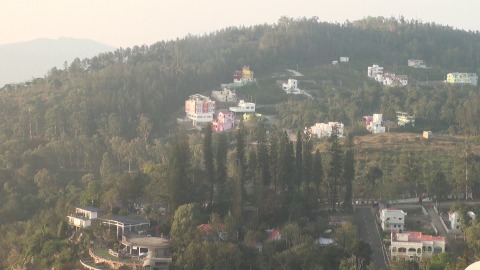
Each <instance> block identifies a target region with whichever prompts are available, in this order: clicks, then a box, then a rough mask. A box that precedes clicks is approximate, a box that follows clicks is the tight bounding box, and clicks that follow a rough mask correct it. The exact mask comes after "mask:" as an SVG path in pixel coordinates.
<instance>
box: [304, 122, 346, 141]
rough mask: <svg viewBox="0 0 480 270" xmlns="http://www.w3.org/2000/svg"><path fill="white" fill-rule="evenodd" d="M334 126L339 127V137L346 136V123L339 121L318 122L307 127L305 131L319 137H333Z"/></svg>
mask: <svg viewBox="0 0 480 270" xmlns="http://www.w3.org/2000/svg"><path fill="white" fill-rule="evenodd" d="M334 127H336V128H337V135H338V137H343V136H344V125H343V123H339V122H328V123H316V124H315V125H313V126H311V127H309V128H308V129H307V128H305V129H306V131H305V132H308V133H310V134H311V135H315V136H317V138H324V137H331V136H332V131H333V129H334Z"/></svg>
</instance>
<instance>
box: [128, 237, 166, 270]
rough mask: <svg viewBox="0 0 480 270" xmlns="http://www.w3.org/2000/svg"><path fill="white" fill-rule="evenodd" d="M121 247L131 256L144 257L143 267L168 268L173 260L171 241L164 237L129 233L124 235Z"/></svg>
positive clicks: (161, 269) (163, 269) (160, 269)
mask: <svg viewBox="0 0 480 270" xmlns="http://www.w3.org/2000/svg"><path fill="white" fill-rule="evenodd" d="M120 248H121V249H122V250H123V251H124V252H125V253H126V254H128V255H130V256H131V257H136V256H138V257H140V258H143V264H142V267H143V268H142V269H158V270H168V268H169V264H170V263H171V262H172V256H171V253H170V241H169V240H168V239H165V238H163V237H151V236H148V237H146V236H141V235H136V234H132V235H130V234H127V235H124V236H122V241H121V245H120Z"/></svg>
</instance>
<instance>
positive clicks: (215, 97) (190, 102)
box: [185, 66, 255, 132]
mask: <svg viewBox="0 0 480 270" xmlns="http://www.w3.org/2000/svg"><path fill="white" fill-rule="evenodd" d="M254 81H255V78H254V77H253V71H251V70H250V68H249V67H248V66H244V67H243V70H242V71H239V70H237V71H235V72H234V73H233V84H228V85H227V84H222V89H223V90H220V91H218V90H214V91H212V94H211V96H212V99H211V98H210V97H207V96H204V95H200V94H194V95H191V96H189V97H188V99H187V100H186V101H185V114H186V119H188V120H191V121H192V123H193V125H194V126H205V125H206V124H209V123H211V124H212V130H213V131H214V132H223V131H228V130H231V129H233V127H234V125H235V114H236V113H242V114H252V113H255V103H253V102H246V101H245V100H239V101H238V103H237V104H236V106H231V107H228V110H226V109H217V107H216V102H218V103H220V104H229V103H236V102H237V100H238V99H237V94H236V92H235V90H234V88H235V87H238V86H243V85H245V84H248V83H252V82H254Z"/></svg>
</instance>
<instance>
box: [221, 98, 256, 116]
mask: <svg viewBox="0 0 480 270" xmlns="http://www.w3.org/2000/svg"><path fill="white" fill-rule="evenodd" d="M228 109H229V110H230V111H231V112H235V113H252V112H255V103H252V102H245V100H243V99H242V100H240V102H238V105H237V106H236V107H230V108H228Z"/></svg>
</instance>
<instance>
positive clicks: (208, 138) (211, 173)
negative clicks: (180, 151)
mask: <svg viewBox="0 0 480 270" xmlns="http://www.w3.org/2000/svg"><path fill="white" fill-rule="evenodd" d="M203 166H204V167H205V172H206V173H207V177H208V181H207V182H208V183H209V184H210V194H209V195H210V205H213V199H214V188H215V167H214V163H213V149H212V127H211V124H210V123H209V124H208V125H207V126H206V127H205V128H204V137H203Z"/></svg>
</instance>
